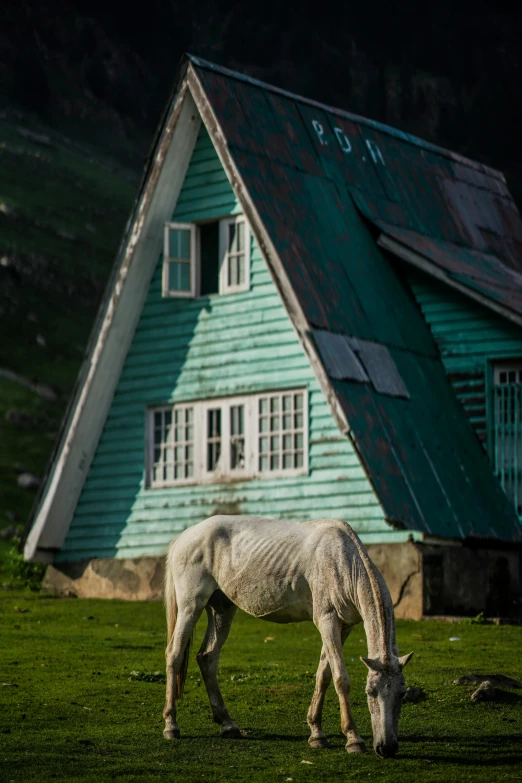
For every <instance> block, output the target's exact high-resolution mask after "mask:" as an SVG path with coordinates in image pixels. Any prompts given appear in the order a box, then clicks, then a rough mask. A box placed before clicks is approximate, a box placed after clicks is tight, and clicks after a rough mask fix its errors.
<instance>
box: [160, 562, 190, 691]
mask: <svg viewBox="0 0 522 783" xmlns="http://www.w3.org/2000/svg"><path fill="white" fill-rule="evenodd" d="M171 551H172V550H170V551H169V554H168V556H167V562H166V564H165V589H164V600H165V611H166V614H167V650H168V649H169V647H170V645H171V643H172V638H173V636H174V631H175V629H176V619H177V616H178V603H177V600H176V587H175V585H174V574H173V569H172V565H171V562H170V561H171V557H170V554H171ZM192 637H193V634H191V636H190V638H189V640H188V642H187V645H186V647H185V651H184V653H183V660H182V662H181V668H180V670H179V672H178V674H177V676H176V698H177V699H180V698H181V697H182V695H183V689H184V687H185V680H186V679H187V669H188V664H189V657H190V647H191V644H192Z"/></svg>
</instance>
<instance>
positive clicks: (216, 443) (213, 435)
mask: <svg viewBox="0 0 522 783" xmlns="http://www.w3.org/2000/svg"><path fill="white" fill-rule="evenodd" d="M220 456H221V408H215V409H213V410H209V411H208V413H207V470H209V471H213V470H216V468H217V467H218V463H219V458H220Z"/></svg>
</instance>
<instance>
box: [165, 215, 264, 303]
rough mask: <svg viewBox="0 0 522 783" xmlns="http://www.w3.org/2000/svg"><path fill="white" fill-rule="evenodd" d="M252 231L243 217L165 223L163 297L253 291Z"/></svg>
mask: <svg viewBox="0 0 522 783" xmlns="http://www.w3.org/2000/svg"><path fill="white" fill-rule="evenodd" d="M250 243H251V241H250V230H249V227H248V223H247V222H246V220H245V218H244V216H243V215H237V216H233V217H227V218H224V219H223V220H219V221H213V222H210V223H201V224H198V225H196V224H195V223H166V224H165V237H164V250H163V296H173V297H195V296H207V295H209V294H217V293H219V294H229V293H235V292H237V291H248V290H249V288H250Z"/></svg>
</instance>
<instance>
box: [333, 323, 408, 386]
mask: <svg viewBox="0 0 522 783" xmlns="http://www.w3.org/2000/svg"><path fill="white" fill-rule="evenodd" d="M348 343H349V345H350V346H351V348H352V349H353V351H354V352H355V353H356V354H357V355H358V356H359V357H360V359H361V361H362V363H363V365H364V367H365V369H366V372H367V373H368V376H369V378H370V380H371V382H372V384H373V387H374V389H375V391H376V392H379V394H389V395H390V397H403V398H404V399H406V400H408V399H409V398H410V395H409V394H408V389H407V388H406V386H405V384H404V381H403V379H402V378H401V376H400V373H399V371H398V369H397V365H396V364H395V362H394V361H393V358H392V355H391V354H390V352H389V350H388V348H387V347H386V346H385V345H381V344H380V343H372V342H370V341H369V340H360V339H359V338H358V337H352V338H348Z"/></svg>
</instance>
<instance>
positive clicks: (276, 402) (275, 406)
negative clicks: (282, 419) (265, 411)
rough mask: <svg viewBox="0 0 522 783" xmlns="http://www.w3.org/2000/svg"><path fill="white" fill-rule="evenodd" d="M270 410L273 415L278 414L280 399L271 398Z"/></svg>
mask: <svg viewBox="0 0 522 783" xmlns="http://www.w3.org/2000/svg"><path fill="white" fill-rule="evenodd" d="M270 410H271V411H272V413H276V411H278V410H279V397H271V398H270Z"/></svg>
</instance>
